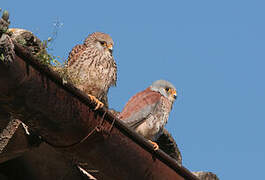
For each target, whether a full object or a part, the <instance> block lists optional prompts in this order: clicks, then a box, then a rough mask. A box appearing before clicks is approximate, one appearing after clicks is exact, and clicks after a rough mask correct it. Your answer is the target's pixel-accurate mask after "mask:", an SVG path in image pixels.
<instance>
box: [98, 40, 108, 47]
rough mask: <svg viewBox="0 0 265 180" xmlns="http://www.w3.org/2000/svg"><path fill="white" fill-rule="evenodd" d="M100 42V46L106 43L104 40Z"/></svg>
mask: <svg viewBox="0 0 265 180" xmlns="http://www.w3.org/2000/svg"><path fill="white" fill-rule="evenodd" d="M99 42H100V44H101V45H102V46H106V45H107V44H106V42H104V41H99Z"/></svg>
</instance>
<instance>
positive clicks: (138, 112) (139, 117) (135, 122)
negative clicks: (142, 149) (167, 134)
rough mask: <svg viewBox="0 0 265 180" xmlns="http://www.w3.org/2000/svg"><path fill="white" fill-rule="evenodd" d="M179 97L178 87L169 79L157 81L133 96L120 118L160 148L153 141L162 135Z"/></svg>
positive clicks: (156, 147) (155, 147)
mask: <svg viewBox="0 0 265 180" xmlns="http://www.w3.org/2000/svg"><path fill="white" fill-rule="evenodd" d="M176 97H177V92H176V88H175V87H174V86H173V85H172V84H171V83H170V82H168V81H165V80H158V81H155V82H154V83H153V84H152V85H151V86H150V87H148V88H147V89H145V90H144V91H142V92H139V93H137V94H136V95H135V96H133V97H132V98H131V99H130V100H129V101H128V102H127V104H126V105H125V107H124V109H123V111H122V112H121V113H120V115H119V118H120V119H121V120H122V121H123V122H124V123H126V124H127V125H128V126H129V127H130V128H132V129H133V130H135V131H136V132H137V133H139V134H140V135H142V136H144V137H145V138H146V139H148V140H150V141H151V143H152V144H153V145H154V149H155V150H156V149H158V145H157V144H156V143H154V142H153V141H155V140H157V139H158V137H159V136H160V135H161V133H162V131H163V128H164V126H165V124H166V123H167V121H168V116H169V113H170V111H171V109H172V105H173V103H174V101H175V99H176Z"/></svg>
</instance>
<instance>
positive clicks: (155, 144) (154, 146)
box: [148, 140, 159, 151]
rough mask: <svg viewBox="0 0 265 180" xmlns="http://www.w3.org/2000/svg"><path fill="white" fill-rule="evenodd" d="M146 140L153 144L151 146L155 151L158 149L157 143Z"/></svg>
mask: <svg viewBox="0 0 265 180" xmlns="http://www.w3.org/2000/svg"><path fill="white" fill-rule="evenodd" d="M148 142H150V143H151V144H152V145H153V148H154V150H155V151H157V150H158V149H159V146H158V144H157V143H155V142H153V141H151V140H148Z"/></svg>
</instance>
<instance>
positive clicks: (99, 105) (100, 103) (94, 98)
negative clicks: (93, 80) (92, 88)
mask: <svg viewBox="0 0 265 180" xmlns="http://www.w3.org/2000/svg"><path fill="white" fill-rule="evenodd" d="M88 96H89V98H90V99H91V101H93V102H94V103H95V104H96V107H95V108H94V110H97V109H99V108H102V107H103V106H104V104H103V103H102V102H101V101H99V100H98V99H97V98H96V97H95V96H92V95H88Z"/></svg>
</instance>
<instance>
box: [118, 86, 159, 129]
mask: <svg viewBox="0 0 265 180" xmlns="http://www.w3.org/2000/svg"><path fill="white" fill-rule="evenodd" d="M160 98H161V95H160V93H158V92H154V91H151V90H150V88H147V89H146V90H144V91H142V92H140V93H138V94H136V95H135V96H133V97H132V98H131V99H130V100H129V101H128V102H127V104H126V105H125V107H124V109H123V111H122V112H121V114H120V115H119V118H120V119H121V120H122V121H123V122H124V123H125V124H127V125H128V126H129V127H132V128H136V127H137V126H139V125H140V124H142V123H143V122H144V121H145V119H147V118H148V117H149V116H150V115H151V114H152V113H153V112H154V111H155V108H156V106H157V105H158V104H159V102H160Z"/></svg>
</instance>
